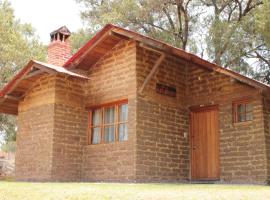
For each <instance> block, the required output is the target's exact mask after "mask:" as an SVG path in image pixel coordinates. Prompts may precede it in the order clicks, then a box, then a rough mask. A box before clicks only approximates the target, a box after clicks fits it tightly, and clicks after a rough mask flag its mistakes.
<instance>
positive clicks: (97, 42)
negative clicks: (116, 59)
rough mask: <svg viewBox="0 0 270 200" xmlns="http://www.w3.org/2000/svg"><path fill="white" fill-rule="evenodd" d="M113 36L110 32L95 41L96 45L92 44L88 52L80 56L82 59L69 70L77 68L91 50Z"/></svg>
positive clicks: (76, 61) (75, 62)
mask: <svg viewBox="0 0 270 200" xmlns="http://www.w3.org/2000/svg"><path fill="white" fill-rule="evenodd" d="M111 34H112V33H111V31H109V32H107V33H105V34H104V35H102V36H101V37H100V38H99V39H98V40H97V41H95V43H94V44H92V45H91V46H90V47H89V48H88V49H87V50H86V51H84V52H83V53H82V55H80V57H79V58H78V59H77V60H75V61H74V62H73V63H72V64H71V66H70V67H69V68H70V69H72V68H74V67H75V66H77V65H78V64H79V63H80V62H81V61H82V60H83V59H84V58H85V56H86V55H87V54H88V53H89V52H90V51H91V50H93V49H94V48H95V47H96V46H97V45H98V44H99V43H100V42H102V41H103V40H105V39H106V38H107V37H108V36H110V35H111Z"/></svg>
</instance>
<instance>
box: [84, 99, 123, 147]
mask: <svg viewBox="0 0 270 200" xmlns="http://www.w3.org/2000/svg"><path fill="white" fill-rule="evenodd" d="M89 116H90V119H91V120H90V121H91V123H90V128H89V130H90V131H89V136H90V137H88V138H90V139H89V141H88V143H89V144H99V143H111V142H115V141H126V140H128V125H127V122H128V104H127V101H121V102H118V103H112V104H109V105H105V106H100V107H98V108H95V109H93V110H91V111H90V115H89Z"/></svg>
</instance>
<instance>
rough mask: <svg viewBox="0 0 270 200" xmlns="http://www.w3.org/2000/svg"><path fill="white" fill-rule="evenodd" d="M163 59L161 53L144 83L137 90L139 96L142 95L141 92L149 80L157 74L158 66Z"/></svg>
mask: <svg viewBox="0 0 270 200" xmlns="http://www.w3.org/2000/svg"><path fill="white" fill-rule="evenodd" d="M164 58H165V53H161V56H160V57H159V59H158V60H157V62H156V63H155V65H154V67H153V68H152V70H151V71H150V73H149V74H148V76H147V77H146V79H145V80H144V82H143V84H142V87H141V88H140V90H139V93H140V94H142V93H143V90H144V88H145V86H146V85H147V84H148V82H149V81H150V80H151V78H152V77H153V76H154V74H155V73H156V72H157V69H158V67H159V65H160V64H161V63H162V61H163V60H164Z"/></svg>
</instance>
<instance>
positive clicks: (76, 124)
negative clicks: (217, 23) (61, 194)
mask: <svg viewBox="0 0 270 200" xmlns="http://www.w3.org/2000/svg"><path fill="white" fill-rule="evenodd" d="M50 36H51V42H50V44H49V46H48V63H42V62H39V61H34V60H31V61H30V62H29V63H28V64H27V65H26V66H25V67H24V68H23V69H22V70H21V71H20V72H19V73H18V74H17V75H15V76H14V77H13V78H12V79H11V80H10V82H8V83H7V84H6V85H5V87H4V88H3V89H2V90H1V91H0V112H1V113H6V114H11V115H17V118H18V134H17V151H16V179H17V180H25V181H121V182H182V181H220V182H234V183H261V184H265V183H268V181H269V179H270V147H269V145H270V141H269V140H270V133H269V131H270V130H269V125H270V118H269V117H270V113H269V112H270V97H269V94H270V88H269V86H268V85H265V84H263V83H260V82H258V81H256V80H253V79H250V78H247V77H245V76H242V75H240V74H238V73H236V72H233V71H230V70H228V69H224V68H221V67H220V66H217V65H215V64H213V63H210V62H208V61H206V60H203V59H201V58H199V57H197V56H196V55H193V54H190V53H188V52H185V51H183V50H181V49H178V48H175V47H173V46H170V45H168V44H165V43H162V42H160V41H157V40H154V39H152V38H149V37H146V36H143V35H140V34H138V33H135V32H132V31H129V30H126V29H123V28H120V27H117V26H114V25H111V24H108V25H106V26H105V27H104V28H103V29H101V30H100V31H99V32H98V33H97V34H96V35H95V36H94V37H93V38H92V39H90V40H89V41H88V42H87V43H86V44H85V45H84V46H83V47H82V48H81V49H80V50H79V51H78V52H76V53H75V54H74V55H72V56H71V55H70V53H71V51H70V43H69V36H70V32H69V31H68V29H67V28H66V27H61V28H60V29H58V30H56V31H54V32H52V33H51V35H50Z"/></svg>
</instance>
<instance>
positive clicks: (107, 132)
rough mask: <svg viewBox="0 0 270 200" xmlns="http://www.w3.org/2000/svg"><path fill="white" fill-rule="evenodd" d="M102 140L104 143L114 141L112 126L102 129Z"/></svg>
mask: <svg viewBox="0 0 270 200" xmlns="http://www.w3.org/2000/svg"><path fill="white" fill-rule="evenodd" d="M104 140H105V142H113V141H114V126H106V127H105V128H104Z"/></svg>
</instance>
